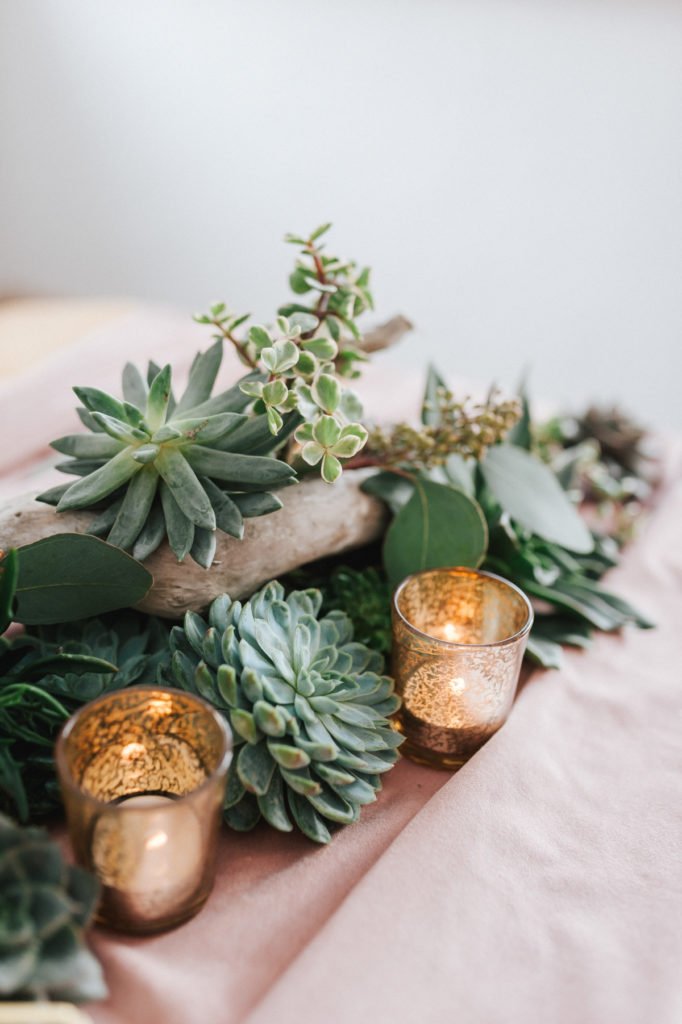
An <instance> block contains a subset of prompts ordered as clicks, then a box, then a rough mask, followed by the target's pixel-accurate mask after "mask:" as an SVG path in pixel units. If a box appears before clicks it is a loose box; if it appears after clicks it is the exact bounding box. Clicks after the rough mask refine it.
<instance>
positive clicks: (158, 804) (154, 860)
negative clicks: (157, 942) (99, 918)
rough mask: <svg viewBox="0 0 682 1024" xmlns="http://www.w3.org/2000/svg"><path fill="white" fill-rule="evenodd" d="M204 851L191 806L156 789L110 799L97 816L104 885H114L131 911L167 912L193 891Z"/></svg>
mask: <svg viewBox="0 0 682 1024" xmlns="http://www.w3.org/2000/svg"><path fill="white" fill-rule="evenodd" d="M122 812H123V813H122ZM128 812H131V813H128ZM203 850H204V847H203V843H202V836H201V826H200V824H199V821H198V820H197V817H196V815H195V814H194V812H193V810H192V808H191V807H188V806H185V805H183V803H182V802H179V801H177V800H174V799H173V798H172V797H168V796H162V795H161V794H157V793H143V794H140V795H138V796H129V797H125V798H124V799H123V800H120V801H118V802H117V803H115V804H112V807H111V811H104V812H103V813H102V815H101V816H100V817H99V819H98V820H97V823H96V825H95V829H94V832H93V839H92V857H93V861H94V866H95V869H96V870H97V873H98V875H99V876H100V878H101V880H102V883H103V885H105V886H108V887H110V888H111V889H113V890H115V893H116V900H117V902H118V903H119V904H120V905H125V908H126V912H127V913H129V914H131V913H134V914H135V915H136V916H138V917H140V918H148V919H155V918H157V917H159V916H164V915H166V914H167V913H169V912H171V911H172V910H173V908H174V907H177V906H178V905H179V904H182V903H183V902H184V901H185V900H186V899H187V898H188V897H189V896H191V894H192V892H193V891H194V890H195V889H196V888H197V887H198V885H199V883H200V881H201V874H202V871H203V865H204V855H203Z"/></svg>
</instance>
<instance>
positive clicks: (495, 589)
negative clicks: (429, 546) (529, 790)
mask: <svg viewBox="0 0 682 1024" xmlns="http://www.w3.org/2000/svg"><path fill="white" fill-rule="evenodd" d="M532 624H533V609H532V607H531V604H530V601H529V600H528V598H527V597H526V595H525V594H524V593H523V592H522V591H521V590H519V588H518V587H516V586H514V584H513V583H509V582H508V581H507V580H504V579H502V577H500V576H495V575H494V574H493V573H490V572H483V571H482V570H476V569H462V568H455V569H431V570H427V571H425V572H420V573H416V574H415V575H413V576H408V577H407V579H405V580H403V582H402V583H401V584H400V586H399V587H398V589H397V590H396V592H395V595H394V597H393V675H394V677H395V682H396V690H397V692H398V693H399V694H400V696H401V697H402V707H401V709H400V711H399V712H398V713H397V715H396V719H395V724H396V727H397V728H398V729H399V730H400V731H401V732H402V733H403V734H404V735H405V737H406V739H405V743H404V744H403V746H402V747H401V748H400V749H401V753H403V754H405V755H406V756H407V757H409V758H411V759H412V760H413V761H418V762H419V763H421V764H428V765H431V766H432V767H437V768H448V769H451V770H452V769H457V768H460V767H461V766H462V765H463V764H464V763H465V762H466V761H468V759H469V758H470V757H471V756H472V754H475V753H476V751H477V750H478V749H479V748H480V747H481V746H482V745H483V744H484V743H485V742H486V740H488V739H489V738H490V737H491V736H492V735H493V733H495V732H497V730H498V729H499V728H500V726H501V725H503V724H504V722H505V721H506V719H507V716H508V715H509V711H510V709H511V706H512V702H513V700H514V694H515V693H516V686H517V683H518V679H519V672H520V670H521V661H522V660H523V652H524V650H525V647H526V640H527V638H528V633H529V632H530V628H531V626H532Z"/></svg>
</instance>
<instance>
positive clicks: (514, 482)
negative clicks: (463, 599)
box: [480, 444, 594, 554]
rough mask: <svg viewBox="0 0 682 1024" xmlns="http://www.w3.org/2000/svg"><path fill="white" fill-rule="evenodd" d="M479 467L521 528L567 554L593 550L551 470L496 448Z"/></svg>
mask: <svg viewBox="0 0 682 1024" xmlns="http://www.w3.org/2000/svg"><path fill="white" fill-rule="evenodd" d="M480 466H481V471H482V473H483V477H484V479H485V482H486V484H487V486H488V487H489V488H490V491H491V493H492V494H493V496H494V497H495V499H496V500H497V501H498V502H499V504H500V505H501V506H502V509H503V510H504V511H505V512H507V513H508V514H509V515H510V516H511V517H512V519H515V520H516V521H517V522H518V523H520V524H521V526H523V527H525V529H527V530H530V532H531V533H536V534H538V536H540V537H544V538H545V540H549V541H554V542H555V543H556V544H560V545H561V546H562V547H565V548H568V549H569V551H576V552H578V553H581V554H586V553H587V552H589V551H591V550H592V548H593V547H594V541H593V539H592V536H591V534H590V531H589V530H588V528H587V526H586V525H585V523H584V522H583V520H582V519H581V517H580V514H579V512H578V510H577V509H576V508H575V506H574V505H573V504H572V503H571V501H570V500H569V498H568V497H567V496H566V494H565V493H564V491H563V490H562V488H561V486H560V484H559V482H558V481H557V479H556V477H555V476H554V473H553V472H552V470H551V469H549V467H548V466H545V465H544V463H542V462H540V460H539V459H538V458H536V457H535V456H534V455H532V454H531V453H530V452H527V451H524V450H523V449H522V448H517V447H515V446H514V445H510V444H499V445H495V446H494V447H493V448H490V449H489V451H488V452H487V454H486V456H485V458H484V459H483V461H482V462H481V463H480Z"/></svg>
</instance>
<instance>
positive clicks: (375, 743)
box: [171, 582, 402, 843]
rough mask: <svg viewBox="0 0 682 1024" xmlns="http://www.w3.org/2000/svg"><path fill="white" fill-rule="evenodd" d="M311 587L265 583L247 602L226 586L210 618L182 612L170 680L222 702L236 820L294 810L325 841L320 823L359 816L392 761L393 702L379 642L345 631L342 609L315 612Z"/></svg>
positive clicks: (277, 820)
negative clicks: (290, 588)
mask: <svg viewBox="0 0 682 1024" xmlns="http://www.w3.org/2000/svg"><path fill="white" fill-rule="evenodd" d="M321 604H322V595H321V593H320V591H319V590H304V591H294V592H293V593H290V594H289V595H288V596H286V595H285V591H284V588H283V586H282V585H281V584H280V583H277V582H273V583H268V584H267V586H265V587H264V588H263V589H262V590H260V591H259V592H258V593H256V594H254V596H253V597H252V598H251V599H250V600H249V601H247V602H245V603H244V604H242V603H241V602H239V601H232V600H231V599H230V598H229V597H228V596H227V595H223V596H222V597H219V598H217V599H216V600H215V601H214V602H213V604H212V605H211V608H210V611H209V614H208V622H206V621H204V619H203V618H201V617H200V616H199V615H196V614H194V613H192V612H188V613H187V615H186V616H185V621H184V628H181V627H179V626H176V627H175V628H174V629H173V631H172V633H171V649H172V651H173V657H172V667H173V675H174V679H175V681H176V683H177V684H179V685H180V686H181V687H183V688H184V689H186V690H190V691H192V692H196V693H198V694H200V695H201V696H202V697H204V698H205V699H207V700H209V701H210V702H211V703H212V704H213V705H214V706H215V707H217V708H218V709H219V710H220V711H222V712H223V714H224V715H225V717H226V719H227V720H228V722H229V723H230V725H231V727H232V730H233V733H234V739H235V745H236V752H235V757H234V760H233V762H232V766H231V768H230V773H229V778H228V786H227V796H226V803H225V818H226V820H227V822H228V824H229V825H231V826H232V827H233V828H235V829H238V830H240V831H245V830H248V829H250V828H252V827H253V826H254V825H255V824H256V823H257V821H258V820H259V819H260V818H261V816H262V817H263V818H264V819H265V820H266V821H267V822H268V823H269V824H270V825H272V826H273V827H274V828H276V829H279V830H280V831H283V832H289V831H291V829H292V828H293V824H292V820H291V819H292V818H293V821H294V822H295V823H296V824H297V825H298V827H299V828H300V829H301V831H302V832H304V833H305V834H306V835H307V836H308V837H309V838H310V839H313V840H315V841H316V842H319V843H327V842H329V840H330V839H331V833H330V830H329V826H330V824H331V825H337V824H338V825H346V824H349V823H350V822H353V821H356V820H357V818H358V816H359V814H360V809H361V807H362V806H363V805H364V804H369V803H372V802H373V801H374V800H375V799H376V794H377V792H378V791H379V789H380V788H381V778H380V777H381V775H382V774H383V773H384V772H386V771H388V770H389V769H390V768H391V767H392V766H393V764H395V762H396V760H397V757H398V752H397V749H396V748H397V747H398V746H399V745H400V743H401V742H402V737H401V736H400V735H399V734H398V733H397V732H395V731H394V730H393V729H392V728H391V724H390V722H389V721H388V719H387V717H386V716H388V715H390V714H392V712H394V711H395V710H396V709H397V708H398V707H399V703H400V702H399V699H398V697H397V696H395V694H394V692H393V681H392V680H391V679H390V678H389V677H388V676H384V675H381V671H382V668H383V659H382V657H381V655H380V654H378V653H377V652H375V651H372V650H370V649H369V648H368V647H365V646H364V644H360V643H357V642H354V641H353V627H352V624H351V621H350V619H349V618H348V616H347V615H345V614H344V613H343V612H340V611H331V612H329V613H328V614H327V615H324V616H323V617H321V618H320V617H319V612H320V607H321Z"/></svg>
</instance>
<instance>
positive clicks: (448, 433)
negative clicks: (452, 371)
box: [365, 383, 521, 471]
mask: <svg viewBox="0 0 682 1024" xmlns="http://www.w3.org/2000/svg"><path fill="white" fill-rule="evenodd" d="M520 412H521V410H520V406H519V403H518V402H517V401H516V400H515V399H511V400H509V399H503V398H501V397H500V396H499V394H498V392H496V391H494V390H493V391H491V392H490V394H489V395H488V397H487V398H486V400H485V402H472V401H471V400H470V399H468V398H465V399H456V398H455V397H454V395H453V394H452V392H451V391H450V390H449V388H447V387H445V385H444V384H442V383H441V384H438V385H437V387H435V389H434V390H433V393H432V394H431V395H429V396H427V398H426V399H425V403H424V423H423V424H421V425H420V426H417V427H415V426H413V425H412V424H410V423H398V424H396V425H395V426H392V427H381V426H379V427H375V428H374V429H373V430H372V431H371V432H370V434H369V440H368V443H367V450H366V453H365V456H366V458H367V460H368V461H371V462H372V463H373V464H375V465H386V466H407V467H409V468H410V469H411V470H413V471H415V470H429V469H434V468H436V467H438V466H443V465H445V463H446V462H447V461H448V459H449V458H450V457H451V456H452V455H458V456H460V457H461V458H463V459H469V458H473V459H482V458H483V456H484V455H485V452H486V451H487V449H488V448H490V447H491V446H492V445H494V444H498V443H499V442H500V441H503V440H504V438H505V437H506V435H507V434H508V433H509V431H510V430H511V429H512V427H513V426H514V425H515V424H516V423H517V421H518V419H519V416H520Z"/></svg>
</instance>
